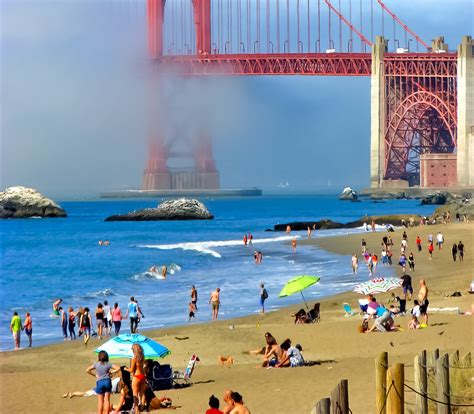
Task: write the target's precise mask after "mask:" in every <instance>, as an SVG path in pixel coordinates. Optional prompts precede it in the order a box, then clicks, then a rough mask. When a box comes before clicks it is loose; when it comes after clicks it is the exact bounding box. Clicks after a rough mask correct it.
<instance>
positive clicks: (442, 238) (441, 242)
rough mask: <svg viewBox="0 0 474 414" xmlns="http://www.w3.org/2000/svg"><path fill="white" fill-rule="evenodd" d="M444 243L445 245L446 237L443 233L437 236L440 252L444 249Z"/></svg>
mask: <svg viewBox="0 0 474 414" xmlns="http://www.w3.org/2000/svg"><path fill="white" fill-rule="evenodd" d="M443 243H444V237H443V235H442V234H441V232H439V233H438V235H437V236H436V244H437V245H438V250H442V249H443Z"/></svg>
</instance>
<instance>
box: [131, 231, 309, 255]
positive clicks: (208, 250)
mask: <svg viewBox="0 0 474 414" xmlns="http://www.w3.org/2000/svg"><path fill="white" fill-rule="evenodd" d="M294 237H295V238H299V237H301V236H280V237H274V238H270V237H267V238H263V239H254V240H253V244H263V243H274V242H279V241H288V240H291V239H293V238H294ZM241 245H242V240H216V241H203V242H186V243H174V244H144V245H138V246H137V247H139V248H142V249H159V250H173V249H182V250H193V251H196V252H199V253H204V254H209V255H211V256H213V257H215V258H217V259H220V258H221V257H222V255H221V254H220V253H219V252H217V251H216V250H214V248H215V247H232V246H241Z"/></svg>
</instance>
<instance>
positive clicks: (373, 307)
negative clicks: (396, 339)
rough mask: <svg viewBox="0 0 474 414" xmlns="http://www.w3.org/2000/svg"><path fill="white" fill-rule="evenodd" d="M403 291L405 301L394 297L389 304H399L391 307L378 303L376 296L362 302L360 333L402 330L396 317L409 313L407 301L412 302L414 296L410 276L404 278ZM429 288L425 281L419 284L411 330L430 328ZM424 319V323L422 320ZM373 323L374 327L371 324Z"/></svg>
mask: <svg viewBox="0 0 474 414" xmlns="http://www.w3.org/2000/svg"><path fill="white" fill-rule="evenodd" d="M401 279H402V289H403V294H404V299H401V298H400V297H399V296H395V294H393V295H392V297H391V298H390V299H389V300H388V303H395V302H398V306H397V305H395V304H392V305H390V306H389V307H387V306H385V304H384V303H382V302H378V301H377V299H376V298H375V296H374V295H372V294H369V295H368V296H367V298H366V299H365V300H360V301H359V305H360V308H361V311H362V312H363V314H364V318H363V321H362V323H361V325H360V327H359V332H361V333H366V332H388V331H397V330H400V328H401V327H400V325H397V324H395V317H396V316H404V315H406V313H407V309H406V306H407V300H408V301H410V300H411V298H412V294H413V287H412V284H411V283H412V282H411V276H410V275H403V276H402V278H401ZM428 292H429V291H428V287H427V285H426V282H425V280H423V279H421V280H420V282H419V290H418V299H417V300H414V301H413V308H412V310H411V311H410V315H411V319H410V321H409V322H408V328H409V329H419V328H424V327H426V326H428V305H429V303H430V302H429V300H428ZM421 317H423V319H424V320H423V323H420V318H421ZM370 321H373V322H374V323H373V325H372V327H370V326H369V322H370Z"/></svg>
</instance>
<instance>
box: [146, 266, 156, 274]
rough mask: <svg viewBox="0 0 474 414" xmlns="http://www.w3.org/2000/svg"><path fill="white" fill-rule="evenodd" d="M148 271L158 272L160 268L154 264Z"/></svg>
mask: <svg viewBox="0 0 474 414" xmlns="http://www.w3.org/2000/svg"><path fill="white" fill-rule="evenodd" d="M148 271H149V272H150V273H158V268H157V267H156V265H153V266H152V267H150V268H149V269H148Z"/></svg>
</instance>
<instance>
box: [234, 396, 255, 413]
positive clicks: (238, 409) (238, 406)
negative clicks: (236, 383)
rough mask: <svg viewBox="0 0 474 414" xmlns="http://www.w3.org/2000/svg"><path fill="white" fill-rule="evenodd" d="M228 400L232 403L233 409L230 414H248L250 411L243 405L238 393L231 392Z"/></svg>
mask: <svg viewBox="0 0 474 414" xmlns="http://www.w3.org/2000/svg"><path fill="white" fill-rule="evenodd" d="M230 398H231V400H232V402H233V403H234V408H233V409H232V411H231V412H230V414H250V410H249V409H248V408H247V407H246V406H245V405H244V402H243V401H242V396H241V395H240V394H239V393H238V392H233V393H232V394H231V395H230Z"/></svg>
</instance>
